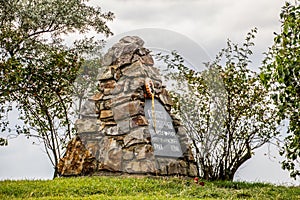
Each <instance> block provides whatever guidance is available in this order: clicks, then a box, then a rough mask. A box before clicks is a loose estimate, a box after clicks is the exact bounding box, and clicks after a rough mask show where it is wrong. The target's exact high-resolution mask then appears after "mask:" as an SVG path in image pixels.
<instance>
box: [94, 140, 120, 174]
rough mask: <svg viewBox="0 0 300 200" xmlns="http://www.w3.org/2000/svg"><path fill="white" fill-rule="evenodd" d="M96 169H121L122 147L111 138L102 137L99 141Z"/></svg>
mask: <svg viewBox="0 0 300 200" xmlns="http://www.w3.org/2000/svg"><path fill="white" fill-rule="evenodd" d="M99 147H100V149H99V156H98V158H97V160H98V161H99V164H98V170H110V171H122V155H123V153H122V147H121V146H120V145H119V144H118V143H117V141H116V140H115V139H113V138H108V137H104V138H103V140H102V141H101V142H100V143H99Z"/></svg>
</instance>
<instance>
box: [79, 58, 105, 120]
mask: <svg viewBox="0 0 300 200" xmlns="http://www.w3.org/2000/svg"><path fill="white" fill-rule="evenodd" d="M99 67H101V64H100V59H99V58H92V59H89V60H85V61H84V63H83V64H82V67H81V68H80V70H79V72H78V76H77V78H76V80H75V82H74V83H73V92H74V95H73V96H74V99H73V101H74V106H75V113H76V114H77V115H76V116H77V119H79V118H80V117H81V115H80V113H81V111H82V106H83V102H84V101H85V100H87V99H88V97H90V96H92V95H93V94H95V92H96V90H97V82H98V79H97V77H98V72H99Z"/></svg>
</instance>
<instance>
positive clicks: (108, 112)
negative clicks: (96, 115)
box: [100, 110, 113, 119]
mask: <svg viewBox="0 0 300 200" xmlns="http://www.w3.org/2000/svg"><path fill="white" fill-rule="evenodd" d="M110 117H113V112H112V110H101V111H100V119H106V118H110Z"/></svg>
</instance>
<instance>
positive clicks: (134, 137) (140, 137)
mask: <svg viewBox="0 0 300 200" xmlns="http://www.w3.org/2000/svg"><path fill="white" fill-rule="evenodd" d="M149 142H150V141H149V138H146V137H145V128H143V127H141V128H138V129H135V130H131V132H130V133H129V134H127V135H126V136H125V137H124V147H130V146H131V145H137V144H147V143H149Z"/></svg>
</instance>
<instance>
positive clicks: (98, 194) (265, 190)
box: [0, 177, 300, 200]
mask: <svg viewBox="0 0 300 200" xmlns="http://www.w3.org/2000/svg"><path fill="white" fill-rule="evenodd" d="M299 197H300V189H299V187H283V186H273V185H270V184H263V183H244V182H228V181H217V182H206V181H205V185H204V186H203V187H202V186H200V185H197V184H195V183H194V182H193V180H191V179H178V178H146V177H144V178H125V177H85V178H58V179H54V180H51V181H38V180H35V181H2V182H0V198H1V199H42V198H43V199H245V198H249V199H291V200H293V199H299Z"/></svg>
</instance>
